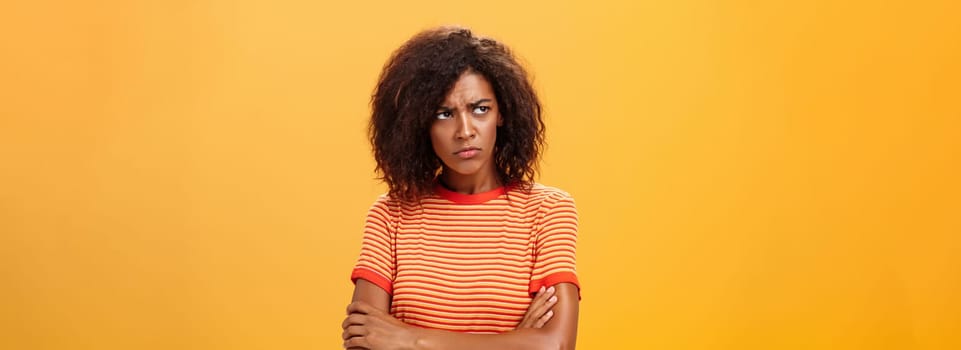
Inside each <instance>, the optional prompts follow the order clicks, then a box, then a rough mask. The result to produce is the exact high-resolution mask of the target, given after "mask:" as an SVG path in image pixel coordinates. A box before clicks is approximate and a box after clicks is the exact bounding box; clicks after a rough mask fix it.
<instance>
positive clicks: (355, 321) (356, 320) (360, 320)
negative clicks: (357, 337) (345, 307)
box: [340, 314, 367, 329]
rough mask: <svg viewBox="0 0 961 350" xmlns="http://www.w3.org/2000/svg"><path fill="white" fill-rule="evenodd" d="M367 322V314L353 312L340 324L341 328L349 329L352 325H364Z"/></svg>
mask: <svg viewBox="0 0 961 350" xmlns="http://www.w3.org/2000/svg"><path fill="white" fill-rule="evenodd" d="M366 323H367V315H362V314H351V315H349V316H347V318H345V319H344V322H343V323H341V324H340V328H343V329H347V327H349V326H351V325H357V326H363V325H364V324H366Z"/></svg>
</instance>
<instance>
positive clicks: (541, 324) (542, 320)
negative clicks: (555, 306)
mask: <svg viewBox="0 0 961 350" xmlns="http://www.w3.org/2000/svg"><path fill="white" fill-rule="evenodd" d="M551 317H554V310H550V311H548V312H547V313H546V314H544V316H541V317H540V318H538V319H537V322H535V323H534V327H533V328H541V327H544V325H545V324H547V321H550V320H551Z"/></svg>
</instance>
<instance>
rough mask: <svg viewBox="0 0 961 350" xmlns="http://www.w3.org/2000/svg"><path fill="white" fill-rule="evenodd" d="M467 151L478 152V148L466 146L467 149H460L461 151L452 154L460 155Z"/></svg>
mask: <svg viewBox="0 0 961 350" xmlns="http://www.w3.org/2000/svg"><path fill="white" fill-rule="evenodd" d="M467 151H480V147H474V146H467V147H464V148H461V149H459V150H457V152H454V154H458V153H461V152H467Z"/></svg>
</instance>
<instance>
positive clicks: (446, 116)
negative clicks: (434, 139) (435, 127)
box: [435, 111, 454, 119]
mask: <svg viewBox="0 0 961 350" xmlns="http://www.w3.org/2000/svg"><path fill="white" fill-rule="evenodd" d="M452 116H454V114H453V113H451V112H450V111H443V112H438V113H437V115H435V117H436V118H437V119H450V118H451V117H452Z"/></svg>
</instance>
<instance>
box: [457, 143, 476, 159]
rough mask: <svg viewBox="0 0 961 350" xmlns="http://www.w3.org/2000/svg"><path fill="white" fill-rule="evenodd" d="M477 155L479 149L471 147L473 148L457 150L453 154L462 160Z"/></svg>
mask: <svg viewBox="0 0 961 350" xmlns="http://www.w3.org/2000/svg"><path fill="white" fill-rule="evenodd" d="M479 153H480V148H477V147H473V146H470V147H464V148H461V149H459V150H457V152H454V154H455V155H457V156H458V157H461V158H462V159H470V158H474V157H475V156H477V154H479Z"/></svg>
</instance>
